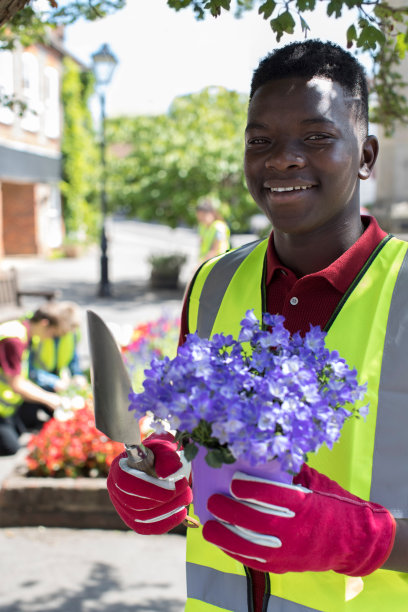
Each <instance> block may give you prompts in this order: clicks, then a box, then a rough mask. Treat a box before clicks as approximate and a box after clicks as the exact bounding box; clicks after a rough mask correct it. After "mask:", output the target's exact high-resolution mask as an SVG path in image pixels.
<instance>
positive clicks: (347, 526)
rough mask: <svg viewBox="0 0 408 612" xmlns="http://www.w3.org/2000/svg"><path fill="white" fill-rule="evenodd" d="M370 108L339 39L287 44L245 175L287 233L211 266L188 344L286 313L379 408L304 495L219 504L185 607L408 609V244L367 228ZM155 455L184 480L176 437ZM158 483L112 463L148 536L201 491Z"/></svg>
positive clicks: (171, 522) (297, 488)
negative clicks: (316, 336) (322, 336)
mask: <svg viewBox="0 0 408 612" xmlns="http://www.w3.org/2000/svg"><path fill="white" fill-rule="evenodd" d="M367 98H368V94H367V85H366V81H365V75H364V71H363V69H362V67H361V66H360V65H359V63H358V62H357V61H356V60H355V58H353V57H352V56H351V55H350V54H349V53H347V52H346V51H344V50H342V49H341V48H340V47H338V46H336V45H333V44H331V43H322V42H320V41H313V40H312V41H306V42H301V43H294V44H292V45H288V46H286V47H283V48H282V49H278V50H276V51H275V52H273V53H272V54H270V55H269V56H267V57H266V58H265V59H264V60H262V62H261V63H260V65H259V66H258V68H257V69H256V71H255V72H254V76H253V80H252V87H251V94H250V104H249V108H248V123H247V128H246V131H245V176H246V180H247V185H248V188H249V191H250V193H251V195H252V197H253V198H254V200H255V201H256V203H257V204H258V206H259V207H260V208H261V209H262V210H263V212H264V213H265V215H266V216H267V217H268V219H269V220H270V221H271V223H272V225H273V232H272V234H271V236H270V238H269V240H265V241H258V242H255V243H251V244H249V245H245V246H243V247H241V248H239V249H237V250H235V251H232V252H230V253H227V254H225V255H222V256H220V257H216V258H214V259H212V260H211V261H209V262H207V263H205V264H204V265H203V266H202V267H201V268H200V269H199V270H198V272H197V273H196V275H195V277H194V279H193V281H192V282H191V285H190V288H189V292H188V294H187V297H186V300H185V304H184V309H183V317H182V329H181V342H183V339H184V337H185V334H186V333H188V332H193V331H197V332H198V334H199V335H200V336H203V337H211V336H212V335H213V334H215V333H219V332H223V333H232V334H236V333H237V331H238V329H239V323H240V321H241V320H242V318H243V317H244V314H245V312H246V310H247V309H248V308H253V309H254V312H255V314H256V315H257V316H258V317H259V318H260V317H261V316H262V312H264V311H266V310H267V311H268V312H270V313H280V314H283V315H284V316H285V324H286V326H287V328H288V329H289V330H290V331H291V332H296V331H300V332H301V333H305V332H306V331H307V330H308V329H309V326H310V324H312V325H320V326H321V327H322V328H324V329H325V330H326V331H327V341H326V343H327V345H328V347H329V348H331V349H337V350H338V351H339V353H340V354H341V355H342V356H343V357H344V358H345V359H346V360H347V362H348V363H349V365H351V366H352V367H355V368H356V369H357V371H358V373H359V378H360V380H361V381H362V382H367V399H368V401H369V402H370V412H369V415H368V417H367V419H366V421H364V420H355V421H354V422H353V423H349V424H348V425H347V426H346V427H345V428H344V431H343V433H342V436H341V439H340V441H339V442H338V443H337V444H336V445H335V446H334V448H333V450H332V451H329V450H328V449H327V448H322V449H321V450H320V451H319V452H318V453H317V454H316V455H314V456H313V457H310V458H309V464H305V465H304V466H303V468H302V470H301V472H300V473H299V474H298V475H297V476H296V477H295V478H294V481H293V482H294V484H293V485H291V486H287V485H284V486H282V485H279V484H277V483H273V482H270V481H264V480H262V481H260V480H257V479H255V478H253V477H242V475H235V476H234V478H233V480H232V482H231V496H224V495H213V496H211V497H210V499H209V501H208V508H209V510H210V512H211V513H212V514H213V515H214V520H210V521H207V522H206V523H205V525H204V526H203V528H202V529H201V528H200V529H190V530H188V544H187V592H188V601H187V606H186V610H194V611H198V612H201V611H204V610H208V611H210V610H229V611H232V612H241V611H246V610H249V611H254V610H255V611H256V612H261V611H262V612H264V611H268V612H272V611H279V612H293V611H297V610H299V611H306V610H323V611H328V612H337V611H340V610H350V611H357V610H358V611H362V612H366V611H367V610H393V611H394V610H395V611H402V610H405V609H406V606H407V601H408V574H407V572H408V528H407V524H408V448H407V444H406V439H405V436H406V431H407V430H408V410H407V409H406V406H407V400H408V377H407V376H406V373H405V367H406V365H405V364H406V363H407V360H408V312H407V308H406V303H407V300H408V256H407V250H408V245H407V243H405V242H402V241H399V240H397V239H396V238H394V237H392V236H389V235H387V234H386V233H385V232H383V231H382V230H381V229H380V228H379V226H378V225H377V223H376V221H375V219H373V218H372V217H369V216H365V217H361V216H360V202H359V200H360V198H359V183H360V180H365V179H367V178H368V177H369V176H370V173H371V171H372V169H373V166H374V164H375V161H376V158H377V153H378V144H377V140H376V138H375V137H373V136H370V135H368V101H367ZM148 444H151V445H152V447H153V445H154V449H153V450H154V453H155V457H156V469H157V473H158V474H159V475H160V476H162V477H166V476H168V475H169V474H171V473H172V472H174V471H175V469H176V467H177V466H178V465H179V462H178V461H177V455H176V453H175V451H174V445H173V446H172V442H171V440H169V439H168V436H167V437H166V440H165V439H161V440H160V439H157V438H156V439H151V441H150V442H148ZM160 485H161V483H160V481H158V480H156V481H154V480H152V481H151V482H149V484H148V485H147V484H146V481H145V480H142V479H141V478H138V477H137V473H136V472H133V473H132V474H129V473H127V472H126V471H124V470H123V469H122V468H121V467H120V465H119V462H118V461H117V460H115V462H114V463H113V465H112V469H111V473H110V476H109V479H108V488H109V492H110V495H111V499H112V501H113V503H114V505H115V507H116V509H117V511H118V512H119V514H120V515H121V516H122V518H123V519H124V520H125V522H126V523H127V524H128V525H129V526H131V527H132V529H134V530H135V531H138V532H139V533H163V532H165V531H168V530H169V529H171V528H172V527H174V526H175V525H177V524H179V523H180V522H181V521H182V520H183V519H184V518H185V516H186V510H185V508H184V507H183V506H184V505H185V504H187V503H188V502H189V501H190V500H191V490H190V487H189V485H188V483H187V480H186V479H185V478H184V479H182V480H179V481H178V482H177V483H176V488H175V490H174V491H170V492H169V491H168V490H165V489H164V488H163V487H162V486H160ZM279 508H280V509H281V510H282V509H283V511H281V512H280V511H279ZM189 514H191V509H190V511H189ZM276 538H278V545H276V544H277V542H276Z"/></svg>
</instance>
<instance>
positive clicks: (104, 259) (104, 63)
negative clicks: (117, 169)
mask: <svg viewBox="0 0 408 612" xmlns="http://www.w3.org/2000/svg"><path fill="white" fill-rule="evenodd" d="M92 60H93V72H94V74H95V80H96V88H97V91H98V93H99V100H100V105H101V136H100V139H101V142H100V146H101V215H102V227H101V276H100V283H99V291H98V295H99V296H100V297H109V296H110V295H111V289H110V283H109V273H108V239H107V236H106V213H107V200H106V158H105V91H106V87H107V86H108V85H109V83H110V81H111V79H112V75H113V72H114V70H115V67H116V64H117V63H118V62H117V59H116V57H115V56H114V55H113V53H112V51H111V50H110V48H109V46H108V45H107V44H104V45H102V47H101V48H100V49H99V51H97V52H96V53H94V54H93V55H92Z"/></svg>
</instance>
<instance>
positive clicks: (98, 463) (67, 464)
mask: <svg viewBox="0 0 408 612" xmlns="http://www.w3.org/2000/svg"><path fill="white" fill-rule="evenodd" d="M122 451H123V444H121V443H119V442H113V441H112V440H110V439H109V438H108V437H107V436H105V434H103V433H102V432H101V431H99V430H98V429H96V427H95V419H94V415H93V411H92V409H91V408H90V407H89V406H86V407H85V408H81V409H79V410H77V411H76V412H74V414H73V416H72V418H70V419H68V420H66V421H58V420H57V419H51V420H50V421H48V422H47V423H46V424H45V425H44V426H43V428H42V429H41V431H40V432H39V433H38V434H35V435H33V436H32V437H31V439H30V441H29V443H28V455H27V457H26V464H27V468H28V475H29V476H51V477H54V478H62V477H67V476H68V477H70V478H78V477H79V476H86V477H94V478H96V477H98V476H107V474H108V472H109V467H110V465H111V463H112V461H113V459H114V458H115V457H116V455H118V454H119V453H120V452H122Z"/></svg>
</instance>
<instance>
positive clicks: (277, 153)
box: [265, 141, 306, 171]
mask: <svg viewBox="0 0 408 612" xmlns="http://www.w3.org/2000/svg"><path fill="white" fill-rule="evenodd" d="M305 165H306V160H305V158H304V156H303V155H302V154H301V153H300V152H299V150H298V149H297V148H296V147H295V146H294V144H292V143H289V142H283V141H282V142H279V143H278V142H275V143H274V145H273V146H272V147H271V150H270V151H269V154H268V156H267V158H266V160H265V166H266V168H274V169H275V170H280V171H285V170H290V169H291V168H304V166H305Z"/></svg>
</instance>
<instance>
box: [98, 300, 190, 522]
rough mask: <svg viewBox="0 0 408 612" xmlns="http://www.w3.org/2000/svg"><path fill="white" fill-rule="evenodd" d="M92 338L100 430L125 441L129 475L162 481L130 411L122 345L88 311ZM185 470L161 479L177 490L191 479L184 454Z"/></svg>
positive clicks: (164, 483)
mask: <svg viewBox="0 0 408 612" xmlns="http://www.w3.org/2000/svg"><path fill="white" fill-rule="evenodd" d="M87 317H88V338H89V348H90V353H91V382H92V390H93V399H94V412H95V424H96V427H97V428H98V429H99V430H100V431H102V432H103V433H104V434H106V435H107V436H108V438H110V439H111V440H115V442H122V443H123V444H124V445H125V449H126V452H127V455H128V458H127V465H122V462H123V461H124V460H123V459H121V466H122V467H123V469H125V470H126V471H128V472H130V473H131V472H132V470H137V471H138V472H144V473H145V474H147V477H149V476H152V477H153V478H158V476H157V474H156V471H155V469H154V454H153V452H152V451H151V449H150V448H147V447H146V446H144V445H143V444H142V442H141V436H140V429H139V423H138V421H137V420H136V419H135V417H134V415H133V413H132V412H130V411H129V409H128V408H129V393H130V391H131V390H132V383H131V381H130V378H129V374H128V372H127V370H126V367H125V365H124V363H123V360H122V355H121V353H120V350H119V346H118V344H117V342H116V340H115V339H114V337H113V335H112V333H111V331H110V330H109V328H108V327H107V325H106V323H105V322H104V321H103V320H102V319H101V318H100V317H99V316H98V315H97V314H96V313H95V312H93V311H92V310H87ZM180 460H181V463H182V467H181V468H180V469H179V470H178V471H177V472H176V473H175V474H172V475H171V476H168V477H167V478H160V480H161V485H160V486H162V487H163V488H167V489H174V488H175V482H176V481H177V480H179V479H181V478H184V477H186V478H187V479H188V477H189V474H190V464H189V462H188V461H186V459H185V458H184V455H183V453H182V452H181V453H180ZM183 523H184V524H185V525H186V526H188V527H198V522H197V521H196V519H194V518H192V517H189V516H187V517H186V519H185V520H184V521H183Z"/></svg>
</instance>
